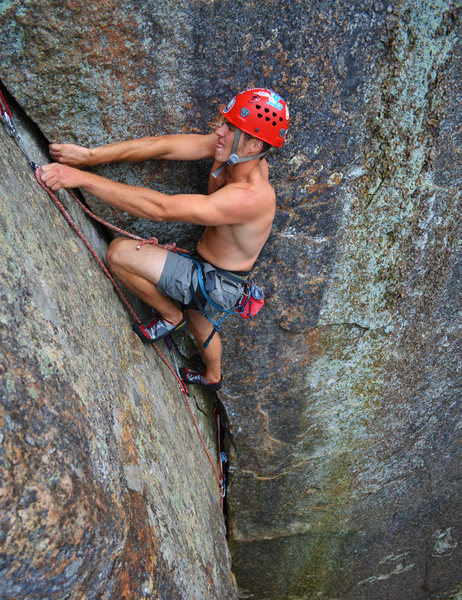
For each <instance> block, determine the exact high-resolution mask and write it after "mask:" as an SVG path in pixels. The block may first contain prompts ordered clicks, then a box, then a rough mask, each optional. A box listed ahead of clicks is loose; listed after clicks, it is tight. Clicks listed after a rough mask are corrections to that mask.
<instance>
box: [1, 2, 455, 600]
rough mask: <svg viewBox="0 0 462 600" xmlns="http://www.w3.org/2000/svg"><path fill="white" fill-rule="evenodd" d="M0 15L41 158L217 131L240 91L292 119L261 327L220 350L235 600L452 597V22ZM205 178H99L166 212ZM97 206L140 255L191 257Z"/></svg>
mask: <svg viewBox="0 0 462 600" xmlns="http://www.w3.org/2000/svg"><path fill="white" fill-rule="evenodd" d="M0 15H1V16H0V30H1V32H2V35H3V37H4V38H5V40H6V41H7V43H5V44H3V45H2V47H1V49H0V57H1V66H0V77H1V78H2V80H3V82H4V83H5V85H6V86H7V87H8V89H9V91H10V92H11V93H12V94H13V95H14V96H15V98H16V99H17V100H18V102H19V103H20V104H21V106H22V107H23V108H24V109H25V110H26V112H27V113H28V114H29V116H30V117H31V118H32V119H33V120H34V121H35V122H36V123H37V124H38V126H39V127H40V129H41V130H42V131H43V132H44V134H45V135H46V136H47V138H49V139H50V140H53V141H69V142H70V141H72V142H77V143H81V144H84V145H96V144H101V143H106V142H109V141H113V140H116V139H125V138H129V137H134V136H142V135H150V134H156V133H174V132H178V131H185V132H186V131H199V132H205V131H209V130H210V128H211V127H213V123H214V122H215V118H216V115H217V112H218V107H219V106H220V105H221V104H225V103H226V102H227V100H228V99H229V98H230V97H231V96H232V95H233V94H234V93H235V92H236V91H237V90H240V89H242V88H244V87H247V86H249V85H266V86H269V87H272V88H274V89H276V90H277V91H279V92H280V93H281V94H282V95H283V96H284V97H285V98H286V100H287V101H288V103H289V106H290V109H291V116H292V118H291V125H290V131H289V136H288V140H287V142H286V144H285V146H284V149H283V150H282V151H277V152H274V153H273V155H272V157H271V158H270V164H271V173H272V181H273V183H274V185H275V188H276V190H277V194H278V213H277V216H276V220H275V225H274V229H273V235H272V237H271V238H270V240H269V242H268V244H267V246H266V247H265V249H264V251H263V253H262V256H261V258H260V260H259V263H258V267H257V269H256V275H255V276H256V279H257V280H258V282H259V283H260V284H261V285H262V287H264V289H265V292H266V298H267V301H266V305H265V309H264V311H263V312H262V313H260V315H261V316H260V315H259V317H258V319H257V320H256V321H254V322H252V323H250V324H244V323H238V322H237V321H236V320H235V321H231V319H228V323H227V324H226V327H225V334H224V337H225V345H226V354H225V367H226V374H227V378H226V385H225V388H224V390H223V392H220V399H221V401H222V403H223V405H224V407H225V408H226V411H227V417H228V421H229V437H228V453H229V454H230V459H231V460H230V473H229V483H230V490H229V498H228V525H229V540H230V546H231V553H232V556H233V571H234V573H235V575H236V578H237V581H238V585H239V589H240V596H241V597H242V598H246V597H247V598H248V597H251V598H256V599H258V600H263V599H271V600H284V599H286V598H287V600H289V599H291V600H295V599H296V600H301V599H303V600H311V599H315V598H316V599H324V600H333V599H334V598H336V599H341V600H353V599H354V600H358V599H359V600H361V599H364V600H390V599H393V600H426V599H432V600H433V599H434V600H447V599H450V598H454V599H455V598H458V597H460V594H461V593H462V587H461V586H462V583H461V581H462V570H461V566H460V565H461V564H462V560H461V558H462V557H461V547H462V540H461V526H462V523H461V518H460V514H461V495H460V480H461V467H460V464H461V460H460V446H461V444H460V426H461V420H460V414H461V396H462V382H461V378H460V372H461V368H462V364H461V363H462V359H461V341H460V340H461V277H460V275H461V245H460V238H461V235H460V234H461V206H460V197H461V194H460V189H461V179H462V177H461V161H460V152H461V137H460V126H461V124H460V97H461V88H460V81H461V72H460V69H461V67H460V64H461V50H460V48H461V45H460V33H461V27H460V4H459V3H458V2H454V1H449V2H448V1H447V0H444V1H443V0H418V1H410V0H397V2H393V3H384V2H382V1H381V0H366V1H364V2H359V1H357V0H354V1H353V2H346V1H344V0H335V1H334V2H307V1H306V0H292V1H291V2H286V3H280V2H275V1H273V0H262V1H261V2H259V3H258V5H255V4H253V3H246V2H241V1H236V2H232V3H231V2H224V1H222V0H212V1H208V0H189V1H188V2H184V3H173V2H171V1H170V0H163V1H161V2H151V1H149V2H144V3H142V5H140V3H135V2H133V1H129V0H124V1H122V2H119V3H118V4H117V7H115V6H114V5H113V4H112V3H109V2H104V1H98V2H95V3H93V4H91V5H90V6H87V5H85V6H84V4H83V3H80V2H69V3H67V4H66V5H65V6H64V7H63V6H62V5H58V3H54V2H51V1H50V0H46V1H45V2H38V1H36V0H35V1H34V0H30V1H29V2H27V3H19V2H15V1H10V2H8V3H5V4H4V6H3V7H2V8H1V9H0ZM207 168H208V165H206V164H199V165H192V164H186V165H176V164H168V163H147V164H143V165H138V166H136V167H132V166H127V165H117V166H112V167H104V168H101V169H100V170H99V172H100V173H102V174H104V175H107V176H110V177H114V178H116V179H119V180H121V181H127V182H128V183H137V184H140V185H146V186H154V187H157V189H160V190H162V191H166V192H171V193H174V192H176V191H180V190H181V191H204V185H205V179H206V174H207ZM88 201H89V202H90V203H92V204H93V206H95V207H96V208H97V209H98V211H99V212H100V214H102V215H104V216H106V217H108V218H109V219H110V220H111V221H113V222H116V223H117V222H119V223H122V224H124V225H125V226H129V227H131V228H132V229H134V230H135V231H137V232H139V233H142V234H144V235H145V234H150V235H156V236H157V237H159V238H161V239H163V240H165V241H167V240H169V239H175V240H176V241H177V242H178V243H179V244H180V245H184V246H186V245H188V244H191V243H192V240H193V238H194V236H195V235H197V230H196V228H193V227H189V226H183V225H181V226H166V225H164V224H154V225H153V224H149V223H145V222H141V221H139V220H136V219H131V218H129V217H127V215H124V214H118V213H117V212H116V211H113V210H112V209H108V208H107V207H104V206H101V205H100V204H99V203H97V202H96V201H94V200H93V199H91V198H89V199H88ZM95 302H96V300H95ZM173 597H174V596H173Z"/></svg>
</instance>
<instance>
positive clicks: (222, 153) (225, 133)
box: [215, 119, 246, 162]
mask: <svg viewBox="0 0 462 600" xmlns="http://www.w3.org/2000/svg"><path fill="white" fill-rule="evenodd" d="M236 129H237V127H235V126H234V125H233V124H232V123H230V122H229V121H227V120H226V119H225V120H224V121H223V123H222V124H221V125H220V126H219V127H217V129H215V134H216V135H217V136H218V140H217V144H216V147H215V160H218V161H219V162H225V161H226V160H228V158H229V155H230V154H231V150H232V148H233V141H234V134H235V132H236ZM245 144H246V140H245V138H244V136H243V135H241V139H240V140H239V146H238V151H237V153H238V154H239V153H240V151H241V150H242V149H243V147H244V146H245Z"/></svg>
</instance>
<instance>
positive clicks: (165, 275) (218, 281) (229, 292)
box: [157, 252, 244, 319]
mask: <svg viewBox="0 0 462 600" xmlns="http://www.w3.org/2000/svg"><path fill="white" fill-rule="evenodd" d="M194 258H196V259H197V256H195V257H194ZM200 263H201V266H202V271H203V275H204V279H205V282H206V285H205V287H206V290H207V294H208V295H209V296H210V298H211V299H212V300H213V302H215V304H217V305H218V306H221V307H223V308H224V309H226V310H231V309H232V308H233V306H235V304H236V302H238V300H239V299H240V298H241V296H242V294H243V291H244V281H243V282H242V283H238V282H235V281H230V280H228V279H226V276H225V275H223V274H222V273H221V272H220V273H219V272H218V271H217V270H216V269H215V267H214V266H213V265H211V264H210V263H208V262H205V261H204V260H203V259H201V260H200ZM198 288H199V284H198V269H197V266H196V265H195V263H194V262H193V261H192V260H191V259H190V258H187V257H186V256H182V255H180V254H177V253H176V252H169V253H168V255H167V260H166V262H165V266H164V269H163V271H162V275H161V276H160V279H159V283H158V284H157V289H158V290H159V291H160V292H162V293H163V294H165V295H166V296H168V297H169V298H173V300H177V301H179V302H181V303H182V304H183V305H185V307H186V308H192V309H195V310H198V307H197V304H196V302H195V300H196V297H197V295H199V296H201V292H200V288H199V290H198ZM204 310H205V313H206V315H207V316H208V317H210V318H212V319H214V318H217V317H218V316H219V315H220V314H222V311H219V310H217V309H216V308H215V307H213V306H212V305H211V304H209V303H208V302H207V303H206V304H205V307H204Z"/></svg>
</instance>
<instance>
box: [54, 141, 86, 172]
mask: <svg viewBox="0 0 462 600" xmlns="http://www.w3.org/2000/svg"><path fill="white" fill-rule="evenodd" d="M49 149H50V156H51V158H52V159H53V160H54V161H56V162H59V163H62V164H63V165H69V166H70V167H87V166H89V159H90V156H89V150H88V148H84V147H83V146H77V144H50V146H49Z"/></svg>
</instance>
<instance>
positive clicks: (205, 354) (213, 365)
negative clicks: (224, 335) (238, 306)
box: [188, 310, 222, 383]
mask: <svg viewBox="0 0 462 600" xmlns="http://www.w3.org/2000/svg"><path fill="white" fill-rule="evenodd" d="M188 320H189V328H190V330H191V331H192V333H193V335H194V337H195V339H196V342H197V345H198V347H199V350H200V351H201V353H202V358H203V359H204V362H205V367H206V370H205V374H204V376H205V379H206V380H207V383H217V382H219V381H220V380H221V357H222V348H221V340H220V336H219V335H218V333H215V335H214V336H213V338H212V339H211V340H210V343H209V345H208V346H207V348H204V342H205V340H206V339H207V338H208V337H209V335H210V334H211V333H212V327H213V326H212V325H211V323H210V321H209V320H208V319H207V318H206V317H204V316H202V315H201V314H200V313H199V312H197V310H188Z"/></svg>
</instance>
